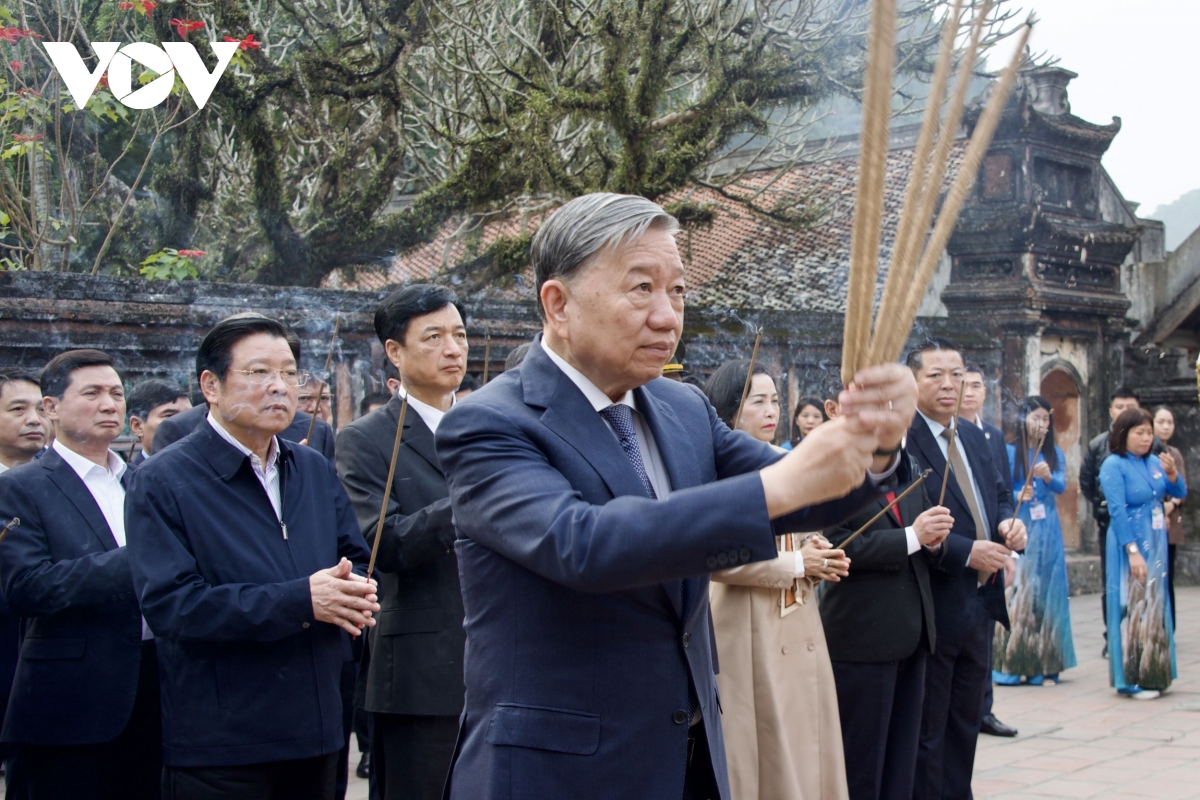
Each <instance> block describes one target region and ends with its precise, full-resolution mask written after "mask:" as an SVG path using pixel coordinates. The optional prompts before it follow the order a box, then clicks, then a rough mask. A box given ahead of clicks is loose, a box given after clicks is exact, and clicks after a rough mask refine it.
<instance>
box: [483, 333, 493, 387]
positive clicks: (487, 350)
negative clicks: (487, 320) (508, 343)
mask: <svg viewBox="0 0 1200 800" xmlns="http://www.w3.org/2000/svg"><path fill="white" fill-rule="evenodd" d="M486 337H487V338H485V339H484V345H483V381H482V383H481V385H484V386H486V385H487V382H488V367H489V366H490V365H491V363H492V335H491V334H490V333H489V334H487V335H486Z"/></svg>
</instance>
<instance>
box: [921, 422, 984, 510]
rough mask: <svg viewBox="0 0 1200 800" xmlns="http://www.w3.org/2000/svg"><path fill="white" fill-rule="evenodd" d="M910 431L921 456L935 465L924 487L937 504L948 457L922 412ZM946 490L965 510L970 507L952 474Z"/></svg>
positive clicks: (929, 463)
mask: <svg viewBox="0 0 1200 800" xmlns="http://www.w3.org/2000/svg"><path fill="white" fill-rule="evenodd" d="M909 433H911V434H912V436H911V437H910V439H911V440H912V443H913V444H914V445H916V447H917V449H918V450H920V451H921V456H922V458H923V459H924V461H925V463H926V464H928V465H929V466H931V467H933V474H932V475H930V476H929V478H927V479H926V481H925V487H924V488H925V495H926V496H927V497H928V498H929V499H930V501H931V502H933V503H935V504H936V503H937V496H938V492H939V491H940V490H941V486H942V476H943V475H945V474H946V457H945V456H944V455H942V448H941V447H940V446H938V443H937V441H936V440H935V439H934V438H933V431H931V430H929V426H928V425H927V424H925V420H924V419H923V418H922V417H921V415H920V414H918V415H917V417H916V419H915V420H914V421H913V425H912V427H911V428H909ZM968 457H969V456H968ZM972 467H974V465H972ZM931 482H932V483H931ZM946 490H947V491H948V492H949V493H950V494H951V495H952V496H953V497H954V498H955V500H957V501H958V503H959V506H960V507H961V508H962V509H963V510H967V509H969V508H970V506H968V505H967V498H965V497H963V494H962V491H961V490H960V489H959V488H958V481H956V480H955V479H954V476H953V475H951V476H950V480H949V481H948V482H947V486H946Z"/></svg>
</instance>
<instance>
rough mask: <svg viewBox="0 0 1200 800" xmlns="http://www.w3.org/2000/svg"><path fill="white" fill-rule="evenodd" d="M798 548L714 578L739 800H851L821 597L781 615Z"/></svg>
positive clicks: (720, 677)
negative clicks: (783, 593) (782, 596)
mask: <svg viewBox="0 0 1200 800" xmlns="http://www.w3.org/2000/svg"><path fill="white" fill-rule="evenodd" d="M797 556H798V553H796V552H783V553H780V554H779V558H777V559H775V560H773V561H763V562H759V563H756V564H748V565H746V566H744V567H737V568H735V569H730V570H725V571H723V572H718V573H716V574H714V575H713V576H712V579H713V583H712V590H711V595H710V597H711V604H712V617H713V627H714V629H715V631H716V637H717V659H718V662H719V668H720V672H719V673H718V674H717V688H718V689H719V690H720V693H721V707H722V710H723V714H722V717H721V727H722V728H723V729H724V732H725V752H726V756H727V759H728V762H729V782H730V787H731V789H732V792H733V800H841V799H842V798H845V797H847V789H846V766H845V761H844V759H843V756H842V728H841V723H840V722H839V720H838V705H837V690H836V688H835V686H834V683H833V668H832V666H831V665H830V663H829V650H828V649H827V648H826V645H825V631H824V629H823V628H822V627H821V615H820V614H819V613H818V611H817V598H816V594H815V592H814V591H813V590H812V589H811V588H810V587H809V585H808V582H807V581H804V580H800V581H799V584H800V589H801V591H800V593H799V594H798V596H799V597H802V598H803V602H802V604H801V605H799V606H798V607H795V606H793V608H792V609H791V610H790V612H789V613H788V614H787V615H786V616H783V617H781V616H780V594H781V590H782V589H785V588H787V587H790V586H791V585H792V576H793V575H794V574H795V573H794V571H793V567H794V565H795V558H796V557H797Z"/></svg>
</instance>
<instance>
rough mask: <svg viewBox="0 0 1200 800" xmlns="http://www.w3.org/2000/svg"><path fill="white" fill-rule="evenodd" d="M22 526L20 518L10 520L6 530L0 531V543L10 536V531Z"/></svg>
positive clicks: (5, 527)
mask: <svg viewBox="0 0 1200 800" xmlns="http://www.w3.org/2000/svg"><path fill="white" fill-rule="evenodd" d="M20 524H21V518H20V517H13V518H12V519H10V520H9V521H8V524H7V525H5V526H4V530H2V531H0V542H3V541H4V537H6V536H8V532H9V531H11V530H12V529H13V528H16V527H18V526H19V525H20Z"/></svg>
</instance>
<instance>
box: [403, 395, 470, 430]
mask: <svg viewBox="0 0 1200 800" xmlns="http://www.w3.org/2000/svg"><path fill="white" fill-rule="evenodd" d="M405 395H407V396H408V407H409V408H411V409H412V410H414V411H416V412H417V415H418V416H419V417H420V418H421V421H422V422H424V423H425V425H426V426H427V427H428V428H429V431H430V432H431V433H437V429H438V425H440V424H441V422H442V417H444V416H446V412H445V411H442V410H441V409H440V408H434V407H433V406H431V405H429V404H428V403H422V402H421V401H420V400H418V399H417V398H416V397H414V396H413V395H411V394H409V393H408V392H406V391H405V390H404V387H403V386H401V387H400V388H399V389H397V390H396V396H397V397H401V398H402V397H404V396H405ZM456 402H458V398H457V397H455V396H454V395H450V408H454V404H455V403H456Z"/></svg>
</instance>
